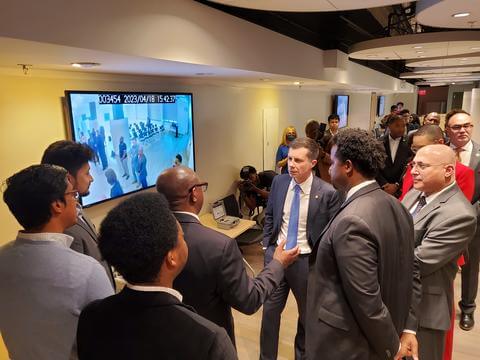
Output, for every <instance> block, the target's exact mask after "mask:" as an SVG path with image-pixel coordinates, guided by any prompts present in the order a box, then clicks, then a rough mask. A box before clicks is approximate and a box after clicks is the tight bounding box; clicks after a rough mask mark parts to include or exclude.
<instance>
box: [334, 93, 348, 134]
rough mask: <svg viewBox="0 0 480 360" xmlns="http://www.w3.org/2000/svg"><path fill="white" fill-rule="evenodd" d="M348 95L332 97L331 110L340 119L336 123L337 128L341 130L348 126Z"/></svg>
mask: <svg viewBox="0 0 480 360" xmlns="http://www.w3.org/2000/svg"><path fill="white" fill-rule="evenodd" d="M348 100H349V97H348V95H334V96H333V110H332V112H333V113H334V114H337V115H338V117H339V118H340V121H339V123H338V127H339V128H343V127H345V126H347V124H348Z"/></svg>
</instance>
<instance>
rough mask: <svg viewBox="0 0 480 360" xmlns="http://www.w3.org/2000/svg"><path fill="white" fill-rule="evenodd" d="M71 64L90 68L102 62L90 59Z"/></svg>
mask: <svg viewBox="0 0 480 360" xmlns="http://www.w3.org/2000/svg"><path fill="white" fill-rule="evenodd" d="M70 65H72V66H73V67H76V68H84V69H88V68H92V67H95V66H100V65H101V64H100V63H97V62H90V61H78V62H74V63H71V64H70Z"/></svg>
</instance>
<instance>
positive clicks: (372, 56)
mask: <svg viewBox="0 0 480 360" xmlns="http://www.w3.org/2000/svg"><path fill="white" fill-rule="evenodd" d="M367 57H368V58H376V57H377V55H367Z"/></svg>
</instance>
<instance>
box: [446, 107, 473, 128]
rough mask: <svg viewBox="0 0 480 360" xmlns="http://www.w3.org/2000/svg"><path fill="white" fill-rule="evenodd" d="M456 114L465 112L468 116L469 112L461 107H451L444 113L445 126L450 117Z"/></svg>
mask: <svg viewBox="0 0 480 360" xmlns="http://www.w3.org/2000/svg"><path fill="white" fill-rule="evenodd" d="M457 114H466V115H468V116H471V115H470V113H468V112H466V111H465V110H463V109H452V110H450V111H449V112H448V113H447V115H445V126H448V122H449V121H450V118H451V117H452V116H454V115H457Z"/></svg>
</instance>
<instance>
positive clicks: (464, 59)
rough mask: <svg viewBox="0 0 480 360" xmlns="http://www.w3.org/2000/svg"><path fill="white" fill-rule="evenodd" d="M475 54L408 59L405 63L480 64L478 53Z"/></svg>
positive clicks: (414, 64) (425, 64)
mask: <svg viewBox="0 0 480 360" xmlns="http://www.w3.org/2000/svg"><path fill="white" fill-rule="evenodd" d="M475 54H476V56H471V53H470V54H465V55H462V56H451V57H447V58H434V59H422V60H410V61H407V63H406V65H407V66H409V67H445V66H459V65H480V53H475Z"/></svg>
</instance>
